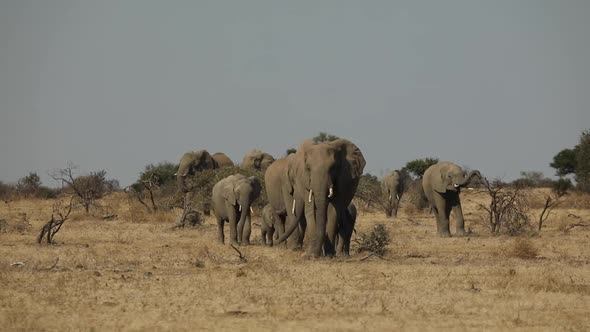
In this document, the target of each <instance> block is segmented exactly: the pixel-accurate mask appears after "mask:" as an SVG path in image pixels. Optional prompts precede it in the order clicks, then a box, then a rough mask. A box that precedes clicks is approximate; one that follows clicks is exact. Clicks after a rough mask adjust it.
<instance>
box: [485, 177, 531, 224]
mask: <svg viewBox="0 0 590 332" xmlns="http://www.w3.org/2000/svg"><path fill="white" fill-rule="evenodd" d="M482 184H483V187H484V188H483V189H482V190H481V191H480V192H481V193H484V194H486V195H487V197H488V198H489V203H477V205H478V207H479V208H480V209H481V210H484V211H485V212H486V214H485V217H484V219H485V220H487V223H488V225H489V228H490V231H491V233H492V234H498V233H500V231H501V230H503V231H504V232H505V233H507V234H510V235H518V234H521V233H523V232H524V231H527V230H528V229H530V221H529V216H528V212H529V206H528V200H527V197H526V196H525V195H524V194H523V192H522V188H519V187H517V188H508V187H506V185H505V184H504V183H503V182H502V181H500V180H494V181H491V182H490V181H489V180H488V179H486V178H482Z"/></svg>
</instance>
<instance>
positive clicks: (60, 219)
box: [37, 196, 74, 244]
mask: <svg viewBox="0 0 590 332" xmlns="http://www.w3.org/2000/svg"><path fill="white" fill-rule="evenodd" d="M73 202H74V197H73V196H72V197H70V203H69V204H68V207H67V208H64V207H63V206H62V203H63V202H62V201H57V202H56V203H55V204H54V205H53V213H52V214H51V219H49V221H48V222H47V223H46V224H45V225H44V226H43V227H42V228H41V231H40V232H39V236H37V243H41V242H43V238H46V239H47V244H52V243H53V237H54V236H55V234H57V232H59V230H60V229H61V227H62V226H63V224H64V223H65V222H66V220H68V217H69V216H70V213H71V212H72V206H73Z"/></svg>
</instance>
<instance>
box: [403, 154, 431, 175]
mask: <svg viewBox="0 0 590 332" xmlns="http://www.w3.org/2000/svg"><path fill="white" fill-rule="evenodd" d="M436 163H438V158H422V159H415V160H412V161H408V162H407V163H406V166H405V167H404V168H403V170H405V171H408V172H410V173H412V175H414V176H415V177H416V178H420V179H421V178H422V176H424V172H426V170H427V169H428V167H430V166H432V165H434V164H436Z"/></svg>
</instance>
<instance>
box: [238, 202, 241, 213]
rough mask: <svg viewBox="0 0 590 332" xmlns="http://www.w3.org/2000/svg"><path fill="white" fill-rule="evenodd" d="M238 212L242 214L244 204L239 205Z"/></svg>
mask: <svg viewBox="0 0 590 332" xmlns="http://www.w3.org/2000/svg"><path fill="white" fill-rule="evenodd" d="M238 211H239V212H242V204H238Z"/></svg>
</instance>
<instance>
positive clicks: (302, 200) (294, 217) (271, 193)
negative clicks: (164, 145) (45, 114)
mask: <svg viewBox="0 0 590 332" xmlns="http://www.w3.org/2000/svg"><path fill="white" fill-rule="evenodd" d="M365 164H366V161H365V158H364V156H363V154H362V152H361V150H360V149H359V148H358V147H357V146H356V145H355V144H354V143H352V142H351V141H349V140H346V139H336V140H334V141H329V142H313V141H304V142H303V143H301V144H300V145H299V147H298V148H297V150H296V152H295V153H292V154H289V155H288V156H287V157H284V158H281V159H278V160H275V159H274V158H273V157H272V156H271V155H269V154H267V153H264V152H262V151H259V150H253V151H251V152H250V153H249V154H247V155H246V156H245V157H244V159H243V161H242V164H241V167H242V168H252V169H256V170H260V171H262V172H264V183H265V188H264V189H265V190H266V195H267V198H268V204H267V205H266V206H265V207H264V209H263V211H262V221H261V226H260V229H261V235H262V241H263V243H264V244H266V245H278V244H281V243H283V242H286V241H287V240H288V242H289V244H290V246H292V247H295V248H303V243H304V238H305V235H306V230H307V228H308V227H309V231H307V234H308V236H309V237H310V238H309V239H306V241H308V242H309V243H308V245H307V252H306V255H309V256H314V257H317V256H321V255H325V256H333V255H336V254H338V255H348V254H349V252H350V241H351V237H352V233H353V231H354V226H355V221H356V214H357V212H356V207H355V206H354V204H352V199H353V197H354V196H355V193H356V190H357V187H358V184H359V181H360V178H361V175H362V174H363V170H364V167H365ZM231 166H234V164H233V162H232V161H231V160H230V159H229V158H228V157H227V156H226V155H225V154H223V153H215V154H212V155H210V154H209V153H208V152H207V151H206V150H201V151H196V152H187V153H185V154H184V155H183V156H182V158H181V160H180V163H179V168H178V171H177V173H176V174H175V175H176V177H177V185H178V188H179V190H182V191H184V192H186V188H185V179H186V177H187V176H191V175H194V174H195V172H199V171H201V170H204V169H215V168H222V167H231ZM476 176H480V174H479V172H478V171H472V172H470V173H468V174H467V173H466V172H465V171H463V170H462V169H461V168H460V167H459V166H457V165H455V164H453V163H450V162H440V163H437V164H435V165H432V166H431V167H430V168H428V169H427V170H426V172H425V173H424V176H423V181H422V186H423V189H424V193H425V196H426V198H427V199H428V202H429V203H430V205H431V206H432V210H433V212H434V215H435V217H436V223H437V230H438V234H439V235H440V236H450V231H449V215H450V212H451V211H453V212H454V214H455V216H456V218H457V220H458V221H457V235H464V234H465V227H464V222H463V215H462V210H461V202H460V200H459V193H460V190H461V188H462V187H464V186H466V185H468V184H469V182H470V181H471V179H472V178H473V177H476ZM262 189H263V188H262V186H261V183H260V181H259V180H258V179H257V178H256V177H246V176H244V175H241V174H234V175H230V176H228V177H226V178H224V179H222V180H220V181H219V182H217V183H216V184H215V185H214V187H213V191H212V196H211V199H212V206H211V207H212V210H213V213H214V214H215V218H216V220H217V225H218V241H219V242H221V243H225V235H224V224H225V223H226V222H227V223H229V232H230V234H229V243H230V244H233V245H248V244H249V243H250V234H251V212H252V208H251V206H252V204H253V202H254V201H255V200H256V199H257V198H258V197H259V196H260V194H261V191H262ZM382 189H383V195H384V198H385V199H386V201H387V202H388V203H389V204H390V206H392V207H394V208H393V209H392V213H391V214H390V215H393V216H396V215H397V207H398V206H399V201H400V199H401V196H402V195H403V192H404V185H403V181H402V177H401V173H400V172H399V171H394V172H392V173H391V174H387V175H386V176H384V178H383V181H382Z"/></svg>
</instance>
